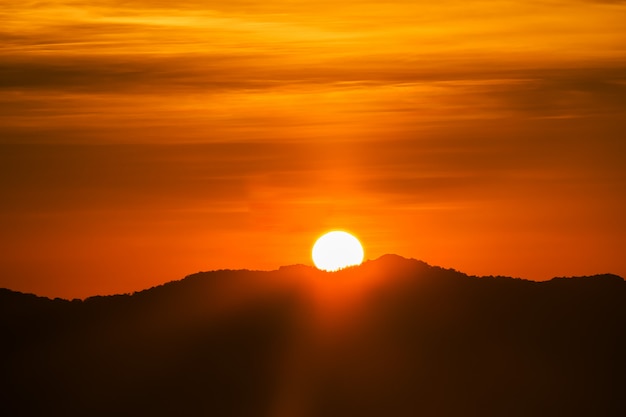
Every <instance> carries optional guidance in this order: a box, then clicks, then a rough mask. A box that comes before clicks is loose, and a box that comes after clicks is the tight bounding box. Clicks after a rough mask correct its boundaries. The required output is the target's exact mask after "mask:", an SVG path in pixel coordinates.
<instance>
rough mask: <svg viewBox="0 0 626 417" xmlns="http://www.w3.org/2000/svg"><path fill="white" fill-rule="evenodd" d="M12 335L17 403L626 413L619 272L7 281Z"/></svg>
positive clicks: (241, 274)
mask: <svg viewBox="0 0 626 417" xmlns="http://www.w3.org/2000/svg"><path fill="white" fill-rule="evenodd" d="M320 317H326V319H325V320H322V319H319V318H320ZM329 317H330V319H328V318H329ZM0 334H1V335H2V340H3V343H2V348H1V351H0V358H1V359H0V375H2V382H1V386H0V396H1V398H0V414H1V415H15V416H18V415H23V416H30V415H32V416H39V415H44V414H45V415H53V416H54V415H59V416H61V415H63V416H74V415H75V416H79V415H80V416H84V415H90V416H105V415H106V416H108V415H112V414H115V415H129V416H130V415H155V416H174V415H177V416H178V415H188V416H196V415H215V416H255V417H258V416H270V417H274V416H276V417H282V416H286V417H299V416H303V417H305V416H312V417H316V416H324V417H330V416H382V415H386V416H398V417H401V416H414V415H427V416H444V417H445V416H502V415H506V416H531V415H532V416H548V415H550V416H553V415H568V416H589V415H602V416H622V415H626V400H624V392H626V360H625V354H624V352H626V282H625V281H624V279H622V278H621V277H618V276H615V275H611V274H604V275H597V276H592V277H575V278H555V279H552V280H550V281H545V282H534V281H527V280H523V279H519V278H507V277H473V276H468V275H465V274H463V273H461V272H458V271H455V270H451V269H443V268H439V267H433V266H430V265H428V264H426V263H424V262H421V261H417V260H413V259H405V258H401V257H399V256H396V255H386V256H383V257H381V258H379V259H377V260H375V261H368V262H365V263H364V264H362V265H361V266H359V267H352V268H347V269H345V270H342V271H338V272H335V273H326V272H321V271H318V270H316V269H315V268H312V267H309V266H304V265H294V266H288V267H282V268H280V269H279V270H277V271H270V272H265V271H246V270H240V271H233V270H220V271H213V272H200V273H197V274H193V275H190V276H188V277H186V278H185V279H183V280H180V281H173V282H170V283H167V284H164V285H160V286H157V287H154V288H151V289H148V290H144V291H140V292H137V293H134V294H132V295H130V294H126V295H115V296H103V297H101V296H97V297H90V298H87V299H85V300H83V301H81V300H72V301H69V300H61V299H54V300H51V299H48V298H44V297H37V296H34V295H32V294H22V293H17V292H13V291H10V290H6V289H0Z"/></svg>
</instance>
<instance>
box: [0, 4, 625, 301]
mask: <svg viewBox="0 0 626 417" xmlns="http://www.w3.org/2000/svg"><path fill="white" fill-rule="evenodd" d="M0 21H2V22H3V23H2V25H1V27H0V195H1V196H2V197H1V198H0V230H1V233H0V287H7V288H10V289H13V290H18V291H23V292H32V293H35V294H38V295H45V296H49V297H63V298H74V297H78V298H83V297H87V296H90V295H95V294H113V293H125V292H133V291H137V290H141V289H144V288H148V287H151V286H154V285H159V284H161V283H164V282H167V281H171V280H176V279H180V278H182V277H184V276H185V275H188V274H191V273H194V272H197V271H207V270H214V269H243V268H245V269H261V270H272V269H276V268H278V267H279V266H281V265H290V264H297V263H303V264H312V261H311V258H310V252H311V248H312V245H313V243H314V241H315V239H316V238H317V237H319V236H320V235H321V234H323V233H324V232H326V231H329V230H334V229H341V230H346V231H349V232H352V233H353V234H355V235H356V236H357V237H358V238H359V239H360V240H361V242H362V243H363V246H364V248H365V257H366V258H367V259H375V258H377V257H379V256H381V255H383V254H386V253H396V254H399V255H402V256H405V257H410V258H416V259H421V260H423V261H425V262H428V263H430V264H433V265H439V266H443V267H447V268H455V269H457V270H460V271H463V272H466V273H468V274H474V275H507V276H514V277H523V278H528V279H533V280H545V279H549V278H551V277H553V276H572V275H589V274H596V273H605V272H612V273H616V274H619V275H622V276H626V256H624V247H626V245H625V242H624V238H625V237H626V216H624V213H626V164H625V163H624V157H626V29H625V26H624V22H626V1H619V0H615V1H609V0H607V1H600V0H595V1H594V0H567V1H565V0H552V1H551V0H544V1H533V0H530V1H506V0H489V1H467V0H463V1H461V0H443V1H439V2H426V1H408V0H391V1H386V2H380V1H361V0H346V1H341V2H336V1H333V2H327V1H325V0H316V1H308V0H303V1H290V0H268V1H263V2H260V1H251V0H228V1H225V0H222V1H220V0H218V1H214V2H202V1H197V0H181V1H178V2H169V1H168V2H166V1H158V0H157V1H154V0H124V1H122V0H89V1H86V0H67V1H20V2H12V1H2V2H0Z"/></svg>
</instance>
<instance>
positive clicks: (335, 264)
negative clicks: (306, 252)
mask: <svg viewBox="0 0 626 417" xmlns="http://www.w3.org/2000/svg"><path fill="white" fill-rule="evenodd" d="M312 255H313V263H315V266H316V267H317V268H318V269H322V270H324V271H337V270H339V269H342V268H346V267H348V266H353V265H359V264H361V262H363V246H361V242H359V240H358V239H357V238H356V237H354V236H352V235H351V234H350V233H347V232H342V231H333V232H328V233H326V234H325V235H324V236H322V237H320V238H319V239H317V241H316V242H315V245H313V253H312Z"/></svg>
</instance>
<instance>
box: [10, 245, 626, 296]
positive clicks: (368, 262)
mask: <svg viewBox="0 0 626 417" xmlns="http://www.w3.org/2000/svg"><path fill="white" fill-rule="evenodd" d="M390 259H392V260H393V262H415V263H418V264H422V265H424V266H426V267H427V268H430V269H434V270H441V271H448V272H454V273H458V274H461V275H463V276H465V277H467V278H479V279H483V278H497V279H510V280H515V281H519V280H521V281H527V282H535V283H541V282H549V281H553V280H560V279H577V278H596V277H604V276H614V277H617V278H621V279H622V280H625V281H626V278H624V277H623V276H621V275H618V274H614V273H611V272H603V273H597V274H593V275H572V276H554V277H550V278H549V279H546V280H541V281H537V280H532V279H528V278H525V277H517V276H505V275H497V274H490V275H472V274H468V273H466V272H464V271H461V270H457V269H455V268H450V267H443V266H440V265H433V264H430V263H428V262H425V261H423V260H421V259H416V258H408V257H404V256H402V255H398V254H393V253H386V254H384V255H381V256H379V257H377V258H375V259H364V260H363V262H362V263H360V264H358V265H350V266H346V267H342V268H340V269H337V270H334V271H325V270H323V269H320V268H317V267H316V266H315V265H314V264H289V265H281V266H279V267H277V268H275V269H248V268H220V269H213V270H201V271H196V272H192V273H188V274H186V275H184V276H182V277H178V278H175V279H171V280H167V281H164V282H160V283H156V284H154V285H152V286H150V287H146V288H138V289H135V290H131V291H127V292H117V293H110V294H89V295H86V296H82V297H63V296H55V295H49V294H37V293H33V292H25V291H19V290H16V289H12V288H5V287H0V289H5V290H9V291H11V292H15V293H21V294H26V295H34V296H36V297H40V298H46V299H51V300H52V299H62V300H65V301H73V300H77V299H78V300H82V301H85V300H86V299H89V298H94V297H95V298H97V297H110V296H112V297H115V296H120V295H123V296H132V295H135V294H138V293H143V292H145V291H150V290H152V289H154V288H158V287H162V286H166V285H168V284H170V283H176V282H181V281H185V280H186V279H188V278H192V277H195V276H197V275H204V274H212V273H220V272H244V273H281V272H284V271H285V270H286V269H291V268H306V269H307V270H312V271H314V272H315V274H316V275H319V276H324V275H327V276H333V275H341V274H345V273H352V272H355V271H359V270H361V269H363V268H367V267H368V266H369V265H371V264H375V263H382V261H383V260H385V261H389V260H390ZM379 274H380V275H385V274H386V271H379Z"/></svg>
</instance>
